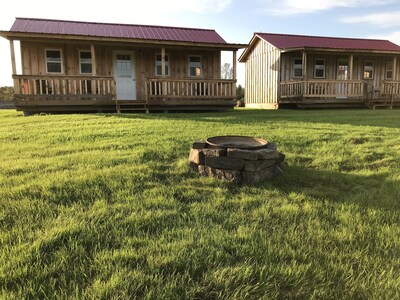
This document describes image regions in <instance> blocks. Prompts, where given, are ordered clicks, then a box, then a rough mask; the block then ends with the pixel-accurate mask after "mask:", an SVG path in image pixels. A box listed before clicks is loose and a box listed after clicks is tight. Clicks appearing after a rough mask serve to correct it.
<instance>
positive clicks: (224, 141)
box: [206, 135, 268, 149]
mask: <svg viewBox="0 0 400 300" xmlns="http://www.w3.org/2000/svg"><path fill="white" fill-rule="evenodd" d="M206 142H207V144H209V145H210V146H214V147H220V148H236V149H260V148H264V147H266V146H267V144H268V142H267V141H266V140H263V139H259V138H254V137H250V136H238V135H226V136H215V137H212V138H209V139H207V141H206Z"/></svg>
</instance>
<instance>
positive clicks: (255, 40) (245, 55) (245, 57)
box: [238, 34, 261, 62]
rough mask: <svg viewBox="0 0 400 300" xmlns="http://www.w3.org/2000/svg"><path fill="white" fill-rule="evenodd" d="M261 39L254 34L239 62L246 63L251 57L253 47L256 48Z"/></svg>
mask: <svg viewBox="0 0 400 300" xmlns="http://www.w3.org/2000/svg"><path fill="white" fill-rule="evenodd" d="M260 39H261V38H260V37H259V36H258V35H257V34H254V35H253V37H252V38H251V40H250V42H249V44H248V45H247V46H246V49H245V50H244V51H243V53H242V55H240V57H239V59H238V61H239V62H246V60H247V57H248V56H249V54H250V52H251V50H252V49H253V47H254V46H255V44H256V43H257V40H260Z"/></svg>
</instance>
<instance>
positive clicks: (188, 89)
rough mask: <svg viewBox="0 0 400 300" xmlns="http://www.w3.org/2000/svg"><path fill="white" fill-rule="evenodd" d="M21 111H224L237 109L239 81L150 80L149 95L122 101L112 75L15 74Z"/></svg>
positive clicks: (18, 106)
mask: <svg viewBox="0 0 400 300" xmlns="http://www.w3.org/2000/svg"><path fill="white" fill-rule="evenodd" d="M13 79H14V86H15V95H14V97H15V103H16V107H17V110H21V111H29V112H38V111H53V112H54V111H72V112H73V111H111V112H112V111H114V112H115V111H117V112H122V111H141V110H145V111H147V112H148V111H156V110H191V109H192V110H195V109H196V110H198V109H201V110H224V109H229V108H232V107H233V106H234V99H235V97H236V80H227V79H218V80H215V79H172V78H146V79H145V87H144V90H145V96H144V98H140V99H137V100H118V101H117V97H116V83H115V80H114V78H113V77H112V76H82V75H78V76H67V75H62V76H60V75H46V76H42V75H14V76H13Z"/></svg>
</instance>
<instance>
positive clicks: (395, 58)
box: [392, 56, 397, 80]
mask: <svg viewBox="0 0 400 300" xmlns="http://www.w3.org/2000/svg"><path fill="white" fill-rule="evenodd" d="M396 71H397V57H396V56H395V57H393V76H392V77H393V80H397V72H396Z"/></svg>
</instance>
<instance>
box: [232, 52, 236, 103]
mask: <svg viewBox="0 0 400 300" xmlns="http://www.w3.org/2000/svg"><path fill="white" fill-rule="evenodd" d="M232 54H233V55H232V56H233V63H232V65H233V67H232V79H233V80H235V82H233V83H232V95H233V96H234V95H236V78H237V70H236V62H237V50H233V51H232Z"/></svg>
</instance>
